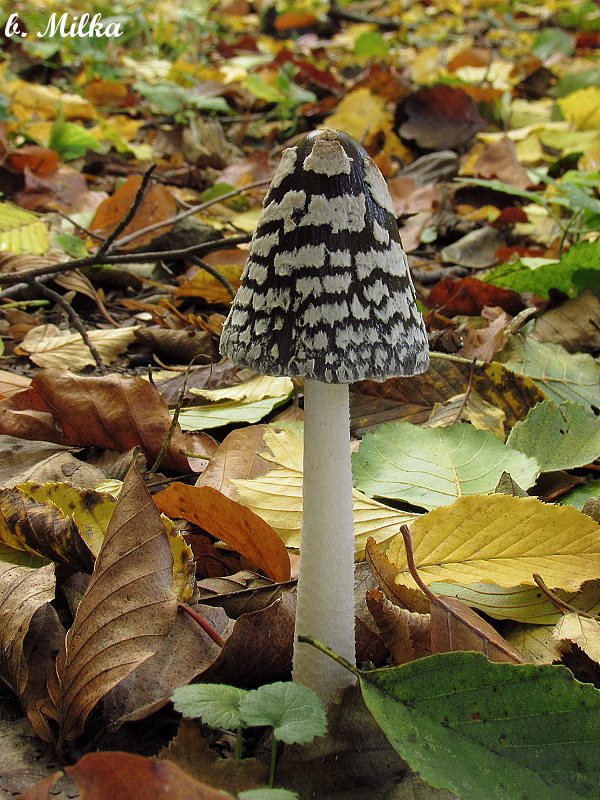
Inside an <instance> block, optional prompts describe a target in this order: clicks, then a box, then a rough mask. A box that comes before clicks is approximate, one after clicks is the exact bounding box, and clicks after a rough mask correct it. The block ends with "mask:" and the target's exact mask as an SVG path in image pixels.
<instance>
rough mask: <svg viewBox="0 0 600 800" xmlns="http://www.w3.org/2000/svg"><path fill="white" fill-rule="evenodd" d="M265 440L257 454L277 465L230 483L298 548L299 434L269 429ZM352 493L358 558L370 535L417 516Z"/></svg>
mask: <svg viewBox="0 0 600 800" xmlns="http://www.w3.org/2000/svg"><path fill="white" fill-rule="evenodd" d="M264 442H265V445H266V446H267V447H268V448H269V450H270V451H271V452H270V453H269V452H262V453H260V456H261V457H262V458H264V459H266V460H268V461H272V462H273V463H275V464H277V465H278V466H277V468H276V469H273V470H271V471H270V472H267V473H266V474H265V475H262V476H260V477H259V478H256V479H254V480H234V481H233V483H234V484H235V486H236V488H237V489H238V491H239V493H240V503H242V504H243V505H245V506H247V507H248V508H249V509H251V510H252V511H253V512H254V513H255V514H257V515H258V516H259V517H261V518H262V519H264V520H265V522H268V523H269V525H270V526H271V527H272V528H273V529H274V530H276V531H277V533H278V534H279V536H280V537H281V539H282V540H283V542H284V544H285V546H286V547H290V548H295V549H298V548H299V547H300V536H301V530H302V437H301V435H300V434H299V433H294V432H293V431H291V430H287V429H286V430H282V431H278V432H274V431H272V430H268V431H266V432H265V434H264ZM352 495H353V498H354V537H355V538H354V554H355V558H356V559H357V560H362V559H364V551H365V546H366V543H367V539H368V538H369V536H372V537H373V538H374V539H375V540H376V541H378V542H382V541H385V540H386V539H389V538H390V537H391V536H393V535H394V534H395V533H396V532H397V531H398V528H399V527H400V525H402V524H404V523H406V524H409V523H410V522H412V521H413V520H415V519H416V518H417V516H418V515H416V514H408V513H406V512H404V511H396V510H395V509H393V508H389V506H384V505H383V504H382V503H377V502H376V501H375V500H371V499H370V498H369V497H366V496H365V495H364V494H362V493H361V492H359V491H357V490H356V489H355V490H354V491H353V493H352ZM332 502H334V498H332Z"/></svg>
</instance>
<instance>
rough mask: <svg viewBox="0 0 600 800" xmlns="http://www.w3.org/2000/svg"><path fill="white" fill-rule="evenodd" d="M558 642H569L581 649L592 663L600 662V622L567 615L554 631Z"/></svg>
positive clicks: (577, 615) (572, 614) (573, 614)
mask: <svg viewBox="0 0 600 800" xmlns="http://www.w3.org/2000/svg"><path fill="white" fill-rule="evenodd" d="M552 636H553V637H554V638H555V639H556V640H557V641H559V642H560V641H563V640H565V639H566V640H568V641H569V642H573V644H576V645H577V646H578V647H580V648H581V649H582V650H583V652H584V653H585V654H586V655H588V656H589V657H590V658H591V659H592V661H600V622H598V620H597V619H590V618H589V617H582V616H581V615H580V614H575V613H570V614H565V615H564V616H563V617H562V618H561V620H560V622H558V623H557V624H556V627H555V628H554V630H553V631H552Z"/></svg>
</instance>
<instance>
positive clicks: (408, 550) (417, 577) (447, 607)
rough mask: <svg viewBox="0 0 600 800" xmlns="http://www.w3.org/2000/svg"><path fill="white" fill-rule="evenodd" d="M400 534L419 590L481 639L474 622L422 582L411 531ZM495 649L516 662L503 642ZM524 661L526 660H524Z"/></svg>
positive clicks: (401, 529)
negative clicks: (416, 562)
mask: <svg viewBox="0 0 600 800" xmlns="http://www.w3.org/2000/svg"><path fill="white" fill-rule="evenodd" d="M400 533H401V534H402V538H403V539H404V547H405V549H406V563H407V565H408V570H409V572H410V574H411V576H412V579H413V580H414V582H415V583H416V584H417V586H418V587H419V589H420V590H421V591H422V592H423V594H424V595H425V596H426V597H428V598H429V602H430V603H433V604H434V605H437V606H439V607H440V608H443V609H444V611H445V612H446V614H448V616H449V617H452V618H453V619H455V620H457V621H458V622H459V623H460V624H461V625H464V626H465V628H468V629H469V630H470V631H472V632H473V633H475V634H476V635H477V637H478V638H481V636H482V633H481V631H480V630H478V628H477V626H476V625H473V623H472V622H469V620H468V619H465V618H464V617H462V616H461V615H460V614H459V613H458V612H457V611H456V609H454V608H452V606H451V605H449V604H448V603H446V601H445V600H444V598H443V597H441V596H440V595H438V594H434V593H433V592H432V591H431V589H430V588H429V586H427V584H426V583H425V582H424V581H423V580H422V578H421V576H420V575H419V571H418V570H417V565H416V564H415V557H414V553H413V548H412V539H411V538H410V531H409V530H408V525H401V526H400ZM494 647H495V648H497V649H498V650H500V651H501V652H503V653H505V654H506V655H508V656H510V658H511V660H512V661H514V660H515V653H514V651H512V650H511V649H510V648H508V647H505V646H504V645H503V644H502V642H501V641H494ZM523 660H524V659H523Z"/></svg>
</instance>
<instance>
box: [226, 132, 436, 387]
mask: <svg viewBox="0 0 600 800" xmlns="http://www.w3.org/2000/svg"><path fill="white" fill-rule="evenodd" d="M221 352H222V353H224V354H227V355H228V356H229V357H230V358H231V359H232V361H234V362H236V363H238V364H243V365H244V366H246V367H250V368H252V369H254V370H256V371H257V372H262V373H264V374H267V375H290V376H294V375H298V376H300V375H301V376H305V377H307V378H315V379H316V380H319V381H323V382H325V383H351V382H352V381H358V380H364V379H373V380H381V379H383V378H388V377H391V376H394V375H414V374H416V373H419V372H424V371H425V370H426V369H427V364H428V345H427V334H426V331H425V326H424V324H423V320H422V317H421V315H420V313H419V311H418V309H417V306H416V302H415V291H414V288H413V285H412V281H411V278H410V272H409V269H408V263H407V260H406V255H405V253H404V251H403V249H402V245H401V243H400V236H399V233H398V225H397V223H396V216H395V213H394V206H393V204H392V200H391V197H390V194H389V191H388V188H387V185H386V183H385V180H384V178H383V176H382V175H381V172H380V171H379V169H378V168H377V166H376V165H375V163H374V162H373V161H372V159H371V158H370V157H369V156H368V155H367V153H366V152H365V150H364V149H363V148H362V147H361V146H360V145H359V144H358V142H356V141H355V140H354V139H352V137H351V136H349V135H348V134H346V133H342V132H340V131H333V130H327V129H325V130H317V131H314V132H313V133H310V134H308V136H306V137H305V138H304V139H303V140H302V141H301V142H300V143H299V144H298V145H297V146H296V147H290V148H288V149H287V150H285V151H284V152H283V156H282V158H281V163H280V165H279V168H278V169H277V171H276V173H275V176H274V178H273V181H272V183H271V186H270V188H269V191H268V193H267V195H266V197H265V200H264V211H263V212H262V215H261V217H260V219H259V222H258V227H257V229H256V233H255V235H254V238H253V240H252V245H251V250H250V257H249V259H248V262H247V264H246V268H245V270H244V273H243V275H242V285H241V287H240V289H239V291H238V293H237V295H236V298H235V301H234V303H233V305H232V307H231V310H230V313H229V316H228V318H227V321H226V323H225V325H224V327H223V334H222V337H221Z"/></svg>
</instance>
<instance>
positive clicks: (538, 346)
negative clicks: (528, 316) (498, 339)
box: [498, 335, 600, 410]
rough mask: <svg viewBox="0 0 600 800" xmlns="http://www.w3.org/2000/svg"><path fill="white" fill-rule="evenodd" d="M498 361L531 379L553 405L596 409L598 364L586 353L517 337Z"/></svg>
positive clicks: (511, 340) (599, 380) (511, 341)
mask: <svg viewBox="0 0 600 800" xmlns="http://www.w3.org/2000/svg"><path fill="white" fill-rule="evenodd" d="M498 360H499V361H502V362H503V363H504V364H505V365H506V366H507V367H508V368H509V369H511V370H512V371H513V372H517V373H519V374H521V375H527V376H528V377H530V378H532V379H533V380H534V381H535V382H536V383H537V384H538V386H539V387H540V389H542V390H543V391H544V393H545V394H546V395H547V397H548V398H549V399H550V400H554V402H555V403H563V402H564V401H565V400H572V401H573V402H575V403H581V405H583V406H585V407H586V408H591V409H592V410H593V409H594V408H597V406H598V384H599V383H600V364H598V363H597V362H596V361H595V360H594V358H592V356H590V355H588V354H587V353H568V352H567V351H566V350H565V349H564V347H561V346H560V345H558V344H552V343H551V342H536V341H535V340H534V339H532V338H531V337H527V338H525V337H523V336H521V335H517V336H512V337H511V339H510V341H509V343H508V345H507V347H506V348H505V349H504V350H503V351H502V352H501V353H500V354H499V356H498Z"/></svg>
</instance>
